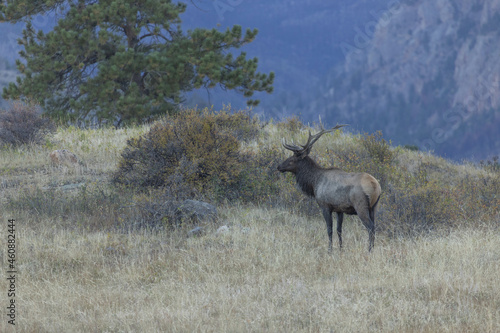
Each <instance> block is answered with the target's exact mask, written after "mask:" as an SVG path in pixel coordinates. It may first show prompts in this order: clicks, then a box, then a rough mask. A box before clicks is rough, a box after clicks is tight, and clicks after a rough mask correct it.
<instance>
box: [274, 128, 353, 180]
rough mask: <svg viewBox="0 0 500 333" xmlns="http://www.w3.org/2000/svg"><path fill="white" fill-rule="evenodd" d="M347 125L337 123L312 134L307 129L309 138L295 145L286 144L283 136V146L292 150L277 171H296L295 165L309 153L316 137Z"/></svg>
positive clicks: (316, 139)
mask: <svg viewBox="0 0 500 333" xmlns="http://www.w3.org/2000/svg"><path fill="white" fill-rule="evenodd" d="M344 126H347V125H337V126H335V127H334V128H331V129H329V130H325V129H322V130H321V131H320V132H319V133H317V134H315V135H312V134H311V131H309V138H308V139H307V142H306V144H305V145H300V146H297V145H295V144H287V143H286V142H285V139H284V138H283V140H282V142H281V143H282V144H283V147H285V148H286V149H288V150H291V151H292V152H293V155H292V156H290V157H289V158H287V159H286V160H285V161H284V162H283V163H281V164H280V165H278V171H280V172H287V171H288V172H292V173H296V172H297V167H298V164H299V163H300V161H302V160H304V158H306V157H307V156H308V155H309V153H310V152H311V148H312V146H313V144H314V143H315V142H316V141H318V139H319V138H320V137H321V136H322V135H323V134H325V133H329V132H333V131H334V130H336V129H338V128H341V127H344Z"/></svg>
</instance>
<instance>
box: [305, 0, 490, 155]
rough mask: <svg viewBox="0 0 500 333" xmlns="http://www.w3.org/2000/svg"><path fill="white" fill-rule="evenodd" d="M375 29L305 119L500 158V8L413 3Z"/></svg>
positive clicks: (484, 3) (482, 0)
mask: <svg viewBox="0 0 500 333" xmlns="http://www.w3.org/2000/svg"><path fill="white" fill-rule="evenodd" d="M365 28H366V26H365ZM369 28H370V27H368V28H367V29H368V30H365V31H362V32H360V33H359V35H358V37H355V39H353V42H352V43H351V44H350V46H351V47H352V48H351V49H350V50H351V52H350V53H349V56H348V57H347V61H346V62H345V64H344V65H343V66H342V67H338V68H336V69H335V70H333V71H332V73H331V74H330V75H329V77H328V79H327V80H325V82H323V83H322V85H321V86H320V88H319V90H320V92H319V93H318V94H317V95H316V98H315V99H314V101H312V102H311V103H310V104H309V105H308V106H307V111H305V112H304V114H307V115H308V116H310V117H311V118H314V117H316V118H317V115H318V114H321V115H323V118H324V119H327V120H328V121H330V122H337V121H342V122H348V123H350V124H357V126H356V125H355V126H356V127H357V128H358V129H360V130H365V131H375V130H378V129H381V130H383V131H384V133H385V135H386V136H387V137H389V138H392V139H393V140H395V141H396V142H397V143H406V144H417V145H419V146H420V147H422V148H430V149H433V150H435V151H436V152H437V153H439V154H441V155H446V156H449V157H453V158H460V157H469V158H484V157H487V156H488V155H492V154H495V153H498V152H500V113H499V104H500V90H499V88H500V62H499V61H498V60H499V54H500V38H499V36H500V2H498V1H496V0H478V1H450V0H440V1H434V0H418V1H412V3H411V4H409V2H406V3H405V4H401V5H400V6H396V7H395V8H393V10H392V11H390V15H388V16H385V17H383V18H381V19H380V20H379V22H378V24H377V26H376V28H375V29H374V33H372V35H371V36H370V35H369V32H370V30H369ZM366 31H367V32H368V33H366ZM363 33H364V34H363ZM356 38H358V39H356ZM364 39H371V42H370V43H369V44H368V45H367V46H366V47H365V48H362V47H361V46H363V45H362V44H361V43H360V41H363V40H364Z"/></svg>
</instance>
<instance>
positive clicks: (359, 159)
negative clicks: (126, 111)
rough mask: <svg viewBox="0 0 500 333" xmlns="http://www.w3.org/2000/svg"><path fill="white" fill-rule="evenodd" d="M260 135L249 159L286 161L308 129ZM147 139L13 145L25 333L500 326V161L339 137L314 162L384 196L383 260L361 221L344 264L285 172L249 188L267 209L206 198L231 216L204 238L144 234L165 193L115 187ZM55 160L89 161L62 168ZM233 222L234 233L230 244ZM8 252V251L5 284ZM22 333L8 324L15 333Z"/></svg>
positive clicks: (7, 200)
mask: <svg viewBox="0 0 500 333" xmlns="http://www.w3.org/2000/svg"><path fill="white" fill-rule="evenodd" d="M259 126H260V127H261V129H260V131H259V133H258V135H257V136H256V137H255V138H254V139H253V140H251V141H248V142H245V143H242V144H241V147H240V150H241V151H242V152H247V153H251V154H254V155H253V156H258V154H260V153H261V152H264V151H265V152H267V153H269V152H274V154H275V155H276V156H273V158H271V159H268V161H271V162H272V161H279V160H280V159H283V158H284V157H286V156H288V155H289V154H288V152H287V151H284V149H281V148H280V145H281V143H280V140H281V138H282V137H285V138H287V139H288V140H290V139H292V138H293V139H294V140H295V142H299V143H300V142H302V141H304V140H305V139H306V138H307V135H308V130H309V128H308V127H303V126H302V125H301V124H300V123H298V122H297V121H295V120H291V121H287V122H283V123H273V122H270V123H268V124H260V125H259ZM148 130H149V126H143V127H135V128H128V129H120V130H114V129H99V130H81V129H76V128H72V127H70V128H62V127H61V128H59V129H58V130H57V132H56V133H55V134H54V135H53V136H51V137H49V138H48V139H47V140H46V142H45V144H43V145H31V146H21V147H18V148H9V147H4V148H2V149H1V150H0V188H1V191H0V205H1V209H0V215H1V219H2V221H5V222H6V221H7V219H11V218H14V219H16V237H17V238H16V239H17V252H16V255H17V262H16V264H17V269H18V271H19V274H18V280H17V281H16V283H17V293H16V304H17V305H18V308H17V310H18V312H17V321H18V322H17V323H18V325H17V332H56V331H57V332H71V331H76V332H186V331H187V332H191V331H211V332H221V331H222V332H226V331H229V332H234V331H238V332H239V331H278V332H290V331H313V332H323V331H327V332H328V331H332V332H337V331H339V332H359V331H383V332H390V331H394V332H416V331H418V332H436V331H450V332H495V331H498V330H500V301H499V300H500V287H499V285H498V283H497V277H498V276H499V275H500V266H499V265H498V261H499V260H500V248H499V247H498V244H499V243H500V233H499V232H498V231H499V229H498V227H499V220H500V215H499V205H500V198H499V197H498V193H500V187H499V184H500V179H499V178H500V177H499V174H498V171H497V169H496V167H495V166H494V165H493V166H492V165H490V166H487V167H477V166H475V165H472V164H467V163H465V164H456V163H450V162H448V161H446V160H444V159H441V158H437V157H435V156H433V155H430V154H425V153H422V152H415V151H410V150H407V149H403V148H401V147H396V148H394V147H390V146H388V145H387V143H385V142H384V141H383V139H381V138H380V136H377V134H375V135H371V136H352V135H349V134H345V133H341V132H337V133H334V134H331V135H330V134H328V135H325V136H324V137H323V138H322V139H320V140H319V141H318V142H317V143H316V145H315V146H314V148H313V152H312V154H311V155H312V156H313V157H314V158H315V159H316V160H318V161H319V163H321V164H322V165H331V164H335V165H337V166H340V167H342V168H344V169H346V170H349V171H356V170H357V169H360V168H361V169H363V170H366V171H369V172H370V173H372V174H374V175H376V177H377V178H379V180H381V183H382V185H383V193H384V196H383V198H382V199H381V200H382V201H381V208H380V212H379V215H378V218H377V221H378V222H379V229H378V233H377V237H376V241H375V248H374V251H373V252H372V253H368V251H367V245H368V235H367V232H366V230H365V229H364V227H363V226H362V224H361V222H360V221H359V219H358V218H357V217H349V218H347V220H346V222H345V223H344V225H345V227H344V235H345V236H344V245H345V248H344V250H343V251H342V253H340V251H339V250H338V249H335V250H334V251H333V253H332V254H331V255H330V254H328V251H327V236H326V227H325V223H324V221H323V218H322V217H321V215H320V213H319V209H317V208H316V206H315V203H314V202H312V201H311V200H309V199H307V198H305V196H303V195H302V194H301V193H299V192H298V191H297V190H296V189H295V187H294V185H293V180H292V178H291V177H289V176H284V175H278V174H277V172H276V171H274V168H275V167H276V166H275V165H273V164H272V163H269V164H266V165H264V166H261V168H268V171H269V175H270V176H269V177H275V178H265V177H264V176H262V178H256V179H253V180H252V181H253V183H250V184H255V185H256V186H257V185H258V186H260V187H264V186H265V185H266V186H267V185H269V188H270V189H271V188H273V191H276V189H278V190H279V191H280V192H279V193H276V192H271V190H270V191H269V194H268V196H267V197H266V196H262V197H259V198H258V200H257V201H255V202H245V201H243V200H223V199H220V198H219V197H213V196H210V195H209V194H205V195H204V196H203V198H204V199H206V200H209V201H211V202H212V203H214V204H216V205H217V207H218V212H219V219H218V221H217V223H215V224H210V225H205V230H206V232H205V234H204V235H203V236H201V237H187V232H188V231H189V230H190V229H191V228H192V227H193V226H191V225H184V226H182V227H179V228H176V229H172V228H165V229H159V230H156V231H151V230H145V229H137V228H135V229H134V228H129V226H131V225H133V224H134V222H135V220H138V219H143V218H144V215H143V214H142V212H141V211H140V209H139V208H138V206H137V205H136V203H137V202H144V201H151V202H155V200H159V199H158V198H161V195H160V192H161V190H154V189H151V190H148V191H145V192H144V191H143V192H137V191H132V190H127V189H124V188H120V187H116V186H114V185H112V184H111V183H110V179H111V177H112V173H113V172H114V171H115V170H116V168H117V166H118V164H119V159H120V154H121V152H122V149H123V148H124V147H125V146H126V140H127V139H129V138H131V137H137V136H139V135H143V134H145V133H147V131H148ZM313 131H314V129H313ZM54 149H69V150H71V151H73V152H74V153H76V154H77V155H78V156H79V157H80V160H81V164H80V165H78V166H76V167H54V166H51V165H50V162H49V157H48V154H49V153H50V152H51V151H52V150H54ZM266 149H267V150H266ZM249 165H250V164H249ZM262 170H265V169H259V170H258V171H259V172H261V171H262ZM266 177H267V176H266ZM271 181H272V183H273V184H272V185H273V187H271V184H269V183H270V182H271ZM65 185H66V186H65ZM67 185H71V186H67ZM73 185H74V186H73ZM3 225H4V227H3V229H2V231H1V234H2V236H1V237H2V239H4V240H5V239H7V227H6V226H5V225H6V223H4V224H3ZM222 225H227V226H229V231H228V232H226V233H219V234H217V233H216V230H217V229H218V228H219V227H220V226H222ZM335 244H336V243H335ZM6 250H7V246H6V243H5V242H2V265H1V269H2V276H5V275H6V272H5V271H6V269H7V259H6V258H7V256H6V253H7V252H6ZM7 282H8V281H6V280H5V279H1V280H0V290H1V291H2V293H5V292H6V290H7V289H8V284H7ZM9 330H10V331H13V330H12V327H10V325H8V324H7V322H6V320H5V317H4V318H3V319H2V321H1V322H0V331H2V332H8V331H9Z"/></svg>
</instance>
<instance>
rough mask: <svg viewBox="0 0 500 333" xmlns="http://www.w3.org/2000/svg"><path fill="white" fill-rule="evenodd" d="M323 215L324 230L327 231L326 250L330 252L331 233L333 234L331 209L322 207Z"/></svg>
mask: <svg viewBox="0 0 500 333" xmlns="http://www.w3.org/2000/svg"><path fill="white" fill-rule="evenodd" d="M323 217H324V218H325V222H326V230H327V232H328V239H329V241H330V242H329V245H328V252H332V235H333V220H332V211H331V210H330V209H329V208H323Z"/></svg>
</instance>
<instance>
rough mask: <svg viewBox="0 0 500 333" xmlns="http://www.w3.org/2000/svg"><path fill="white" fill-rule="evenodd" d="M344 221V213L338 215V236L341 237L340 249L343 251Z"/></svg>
mask: <svg viewBox="0 0 500 333" xmlns="http://www.w3.org/2000/svg"><path fill="white" fill-rule="evenodd" d="M343 221H344V213H337V235H338V236H339V247H340V249H341V250H342V222H343Z"/></svg>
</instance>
